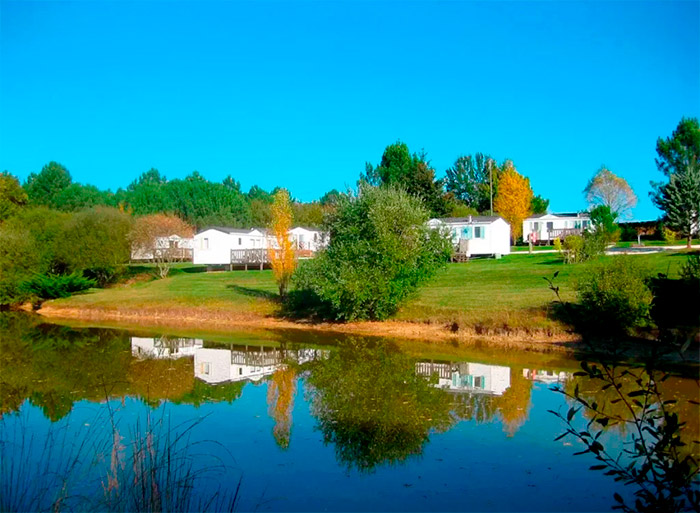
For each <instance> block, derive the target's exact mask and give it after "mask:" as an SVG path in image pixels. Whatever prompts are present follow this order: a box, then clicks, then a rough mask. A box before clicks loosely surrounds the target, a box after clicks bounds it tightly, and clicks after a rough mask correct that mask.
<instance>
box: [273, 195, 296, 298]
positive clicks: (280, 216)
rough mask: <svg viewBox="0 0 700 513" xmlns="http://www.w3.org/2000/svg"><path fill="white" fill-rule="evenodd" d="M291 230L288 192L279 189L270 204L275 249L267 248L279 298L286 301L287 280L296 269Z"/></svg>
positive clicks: (290, 209)
mask: <svg viewBox="0 0 700 513" xmlns="http://www.w3.org/2000/svg"><path fill="white" fill-rule="evenodd" d="M291 228H292V203H291V200H290V198H289V192H287V190H285V189H280V190H278V191H277V192H276V193H275V201H274V203H273V204H272V221H271V223H270V231H271V232H272V236H273V237H274V238H275V242H276V246H277V247H276V248H269V250H268V251H269V255H270V262H271V263H272V272H273V274H274V275H275V280H276V281H277V286H278V287H279V292H280V297H281V298H282V299H286V297H287V288H288V287H289V280H290V279H291V278H292V274H294V269H296V265H297V262H296V258H295V256H296V255H295V252H294V246H293V245H292V240H291V239H290V237H289V230H290V229H291Z"/></svg>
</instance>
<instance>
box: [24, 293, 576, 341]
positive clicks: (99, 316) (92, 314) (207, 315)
mask: <svg viewBox="0 0 700 513" xmlns="http://www.w3.org/2000/svg"><path fill="white" fill-rule="evenodd" d="M37 313H38V314H40V315H42V316H44V317H47V318H50V319H65V320H70V319H75V320H81V321H114V322H118V323H119V324H120V325H124V326H125V327H139V326H145V325H147V326H152V327H164V328H168V327H170V328H195V329H197V328H199V329H206V330H209V331H226V330H231V329H271V330H290V329H291V330H305V331H312V332H326V333H343V334H350V335H363V336H381V337H391V338H401V339H413V340H425V341H430V342H433V343H435V342H445V343H447V344H458V345H460V346H462V345H463V346H469V345H494V346H499V347H502V348H504V349H523V350H529V351H539V352H553V351H557V352H573V351H574V350H575V347H574V346H575V345H576V343H577V342H578V341H580V337H579V336H578V335H576V334H571V333H566V332H551V331H550V332H547V331H545V330H542V331H530V330H516V329H509V328H507V327H504V328H501V329H499V330H498V331H495V330H483V329H479V330H478V332H477V330H475V329H473V328H462V327H459V326H456V325H445V324H428V323H414V322H403V321H384V322H349V323H330V322H309V321H294V320H289V319H281V318H276V317H267V316H263V315H256V314H251V313H241V314H231V312H219V311H216V310H206V309H202V308H196V307H193V308H163V309H142V310H138V311H134V310H126V309H121V310H120V309H101V308H72V307H61V306H55V305H51V304H47V305H46V306H44V307H43V308H41V310H39V311H38V312H37Z"/></svg>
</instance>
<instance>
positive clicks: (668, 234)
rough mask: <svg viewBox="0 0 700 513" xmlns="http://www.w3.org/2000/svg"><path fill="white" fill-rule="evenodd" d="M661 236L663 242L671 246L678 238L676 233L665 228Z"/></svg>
mask: <svg viewBox="0 0 700 513" xmlns="http://www.w3.org/2000/svg"><path fill="white" fill-rule="evenodd" d="M663 235H664V242H665V243H666V244H673V243H674V242H676V240H677V239H678V237H677V236H676V232H674V231H673V230H670V229H668V228H666V227H665V226H664V228H663Z"/></svg>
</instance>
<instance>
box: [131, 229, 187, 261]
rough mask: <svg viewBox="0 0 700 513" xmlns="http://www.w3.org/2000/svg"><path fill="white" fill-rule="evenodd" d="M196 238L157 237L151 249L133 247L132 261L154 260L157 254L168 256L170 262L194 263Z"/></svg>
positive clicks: (177, 236)
mask: <svg viewBox="0 0 700 513" xmlns="http://www.w3.org/2000/svg"><path fill="white" fill-rule="evenodd" d="M193 247H194V238H192V237H180V236H179V235H175V234H173V235H171V236H169V237H156V239H155V240H154V241H153V245H152V247H150V248H146V247H142V246H141V247H139V246H133V247H132V249H131V260H136V261H148V260H153V259H154V258H155V257H156V256H157V254H160V255H161V256H162V255H163V253H167V254H168V258H169V259H170V260H182V261H192V248H193Z"/></svg>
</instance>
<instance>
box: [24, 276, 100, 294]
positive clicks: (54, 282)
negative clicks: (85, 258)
mask: <svg viewBox="0 0 700 513" xmlns="http://www.w3.org/2000/svg"><path fill="white" fill-rule="evenodd" d="M95 285H96V283H95V281H94V280H91V279H89V278H85V277H84V276H83V275H82V273H79V272H75V273H71V274H63V275H58V274H37V275H36V276H34V277H33V278H31V279H29V280H27V281H25V282H23V283H22V288H23V289H24V290H25V292H27V293H28V294H29V295H31V296H36V297H38V298H39V299H58V298H61V297H68V296H70V295H71V294H73V293H75V292H82V291H83V290H87V289H89V288H91V287H94V286H95Z"/></svg>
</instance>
